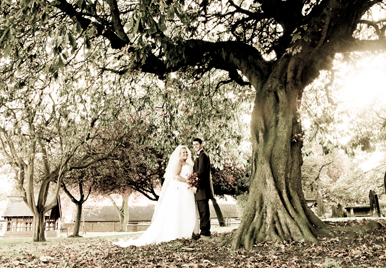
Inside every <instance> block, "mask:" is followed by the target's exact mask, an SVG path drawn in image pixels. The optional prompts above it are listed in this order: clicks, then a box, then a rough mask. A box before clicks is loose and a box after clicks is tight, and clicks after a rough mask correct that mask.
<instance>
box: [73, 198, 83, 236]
mask: <svg viewBox="0 0 386 268" xmlns="http://www.w3.org/2000/svg"><path fill="white" fill-rule="evenodd" d="M75 205H76V218H75V224H74V231H73V232H72V236H73V237H78V236H79V230H80V224H81V222H82V207H83V203H82V202H76V203H75Z"/></svg>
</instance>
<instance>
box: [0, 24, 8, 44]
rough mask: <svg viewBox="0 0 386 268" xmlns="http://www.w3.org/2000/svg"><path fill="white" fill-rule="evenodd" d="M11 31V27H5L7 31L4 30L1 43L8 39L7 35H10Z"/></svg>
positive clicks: (0, 39)
mask: <svg viewBox="0 0 386 268" xmlns="http://www.w3.org/2000/svg"><path fill="white" fill-rule="evenodd" d="M9 32H10V28H7V29H5V31H4V32H3V35H2V36H1V38H0V45H1V44H2V43H3V41H4V40H6V39H5V37H8V34H9Z"/></svg>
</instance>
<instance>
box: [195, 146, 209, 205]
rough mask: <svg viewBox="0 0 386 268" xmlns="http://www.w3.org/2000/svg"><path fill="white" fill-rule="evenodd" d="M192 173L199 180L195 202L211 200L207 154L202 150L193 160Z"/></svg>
mask: <svg viewBox="0 0 386 268" xmlns="http://www.w3.org/2000/svg"><path fill="white" fill-rule="evenodd" d="M193 172H194V173H196V174H197V177H198V178H199V179H200V181H199V186H198V187H197V192H196V195H195V197H196V200H205V199H212V198H213V196H212V189H211V187H210V159H209V156H208V154H207V153H206V152H205V151H204V150H202V151H201V152H200V155H199V156H198V157H196V159H195V160H194V166H193Z"/></svg>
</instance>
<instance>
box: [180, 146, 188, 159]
mask: <svg viewBox="0 0 386 268" xmlns="http://www.w3.org/2000/svg"><path fill="white" fill-rule="evenodd" d="M188 156H189V154H188V150H186V148H182V149H181V151H180V158H181V160H184V161H185V160H186V159H188Z"/></svg>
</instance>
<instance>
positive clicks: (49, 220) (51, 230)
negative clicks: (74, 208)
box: [3, 195, 61, 238]
mask: <svg viewBox="0 0 386 268" xmlns="http://www.w3.org/2000/svg"><path fill="white" fill-rule="evenodd" d="M48 200H52V199H50V198H49V199H48ZM3 218H4V219H5V230H4V231H5V232H4V237H5V238H7V237H32V236H33V214H32V212H31V210H30V209H29V207H28V206H27V204H26V203H25V202H24V201H23V198H22V197H20V196H17V195H12V196H8V198H7V204H6V207H5V211H4V212H3ZM60 218H61V208H60V199H59V198H58V204H57V205H56V206H55V207H54V208H53V209H52V210H50V211H48V212H47V213H46V215H45V231H46V237H57V236H60V233H59V229H60V226H59V220H60Z"/></svg>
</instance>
